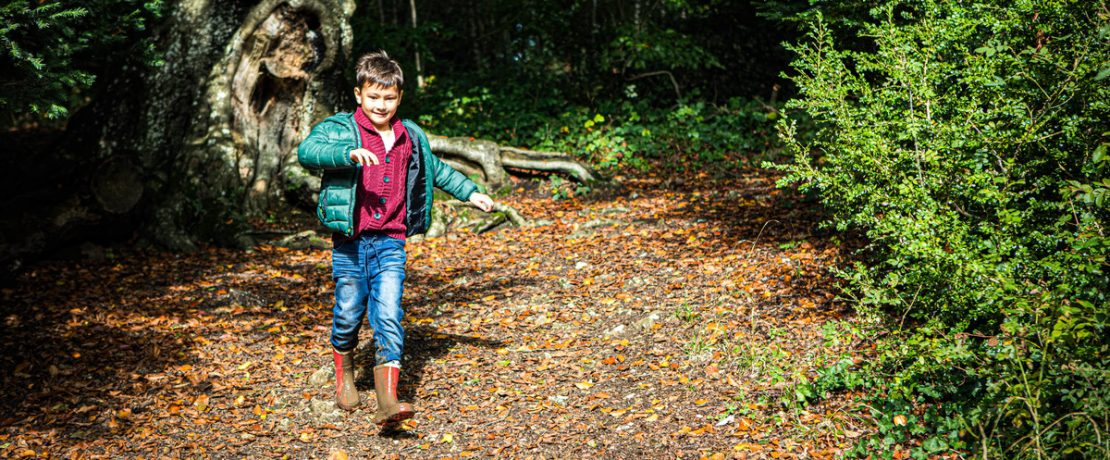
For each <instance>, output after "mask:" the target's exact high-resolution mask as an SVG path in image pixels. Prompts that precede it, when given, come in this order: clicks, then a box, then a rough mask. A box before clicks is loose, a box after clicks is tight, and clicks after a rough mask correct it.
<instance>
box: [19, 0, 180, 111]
mask: <svg viewBox="0 0 1110 460" xmlns="http://www.w3.org/2000/svg"><path fill="white" fill-rule="evenodd" d="M162 8H163V6H162V1H161V0H155V1H141V0H84V1H80V0H75V1H67V2H60V1H49V2H43V1H30V0H24V1H19V0H15V1H9V2H7V4H5V5H2V6H0V24H2V25H0V52H2V53H3V56H4V57H3V58H2V59H0V80H2V81H3V84H2V85H0V113H3V114H4V115H5V116H6V117H5V118H7V119H6V120H4V121H2V122H0V123H4V124H10V123H13V122H15V121H17V120H20V119H22V120H28V119H32V118H33V117H41V116H45V117H47V118H52V119H57V118H62V117H65V116H66V115H67V114H68V112H69V109H71V108H73V107H75V106H77V105H79V104H80V103H81V102H82V101H83V100H84V95H83V92H84V91H85V90H87V89H88V88H89V87H91V86H92V84H93V82H94V81H95V79H96V76H97V74H98V73H99V71H101V70H102V69H101V68H100V67H99V65H101V64H103V63H104V62H105V61H106V60H107V59H106V54H111V53H112V52H117V53H119V52H125V51H127V50H126V49H123V50H121V49H119V48H120V45H121V44H127V43H130V42H132V41H134V40H135V39H136V37H137V36H139V35H141V34H142V33H143V32H144V31H146V29H147V26H148V24H149V23H150V22H152V21H154V20H156V19H158V18H160V17H161V12H162ZM143 46H145V48H144V49H142V50H141V51H142V52H144V53H146V54H147V56H148V60H150V61H153V60H154V51H153V47H152V46H153V44H152V43H143ZM28 115H30V116H31V118H28Z"/></svg>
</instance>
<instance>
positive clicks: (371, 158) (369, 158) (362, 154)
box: [351, 149, 378, 166]
mask: <svg viewBox="0 0 1110 460" xmlns="http://www.w3.org/2000/svg"><path fill="white" fill-rule="evenodd" d="M351 161H353V162H355V163H356V164H360V165H363V166H366V165H376V164H378V156H377V155H374V154H373V153H370V151H369V150H366V149H355V150H351Z"/></svg>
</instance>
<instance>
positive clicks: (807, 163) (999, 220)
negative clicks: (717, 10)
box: [780, 0, 1110, 458]
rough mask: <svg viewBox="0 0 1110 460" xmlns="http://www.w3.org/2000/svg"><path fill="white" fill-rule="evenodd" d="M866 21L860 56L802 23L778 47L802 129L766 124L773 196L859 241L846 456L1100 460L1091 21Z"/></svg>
mask: <svg viewBox="0 0 1110 460" xmlns="http://www.w3.org/2000/svg"><path fill="white" fill-rule="evenodd" d="M871 13H872V16H873V18H874V19H873V20H872V21H871V22H869V23H865V24H862V25H860V26H859V29H858V30H859V35H858V36H854V37H847V38H846V40H850V41H851V40H856V41H858V40H861V39H862V40H868V41H870V42H871V44H872V46H870V47H857V48H856V49H857V50H860V49H862V50H863V51H849V50H845V49H844V48H842V47H838V46H837V40H838V39H840V37H834V36H833V34H832V33H831V32H830V31H829V29H828V28H827V27H825V26H824V24H823V23H822V21H821V20H820V17H819V15H818V18H817V20H816V21H815V22H814V23H813V26H812V28H811V31H810V33H809V36H808V38H807V39H806V40H805V41H803V42H802V43H800V44H796V45H793V46H792V49H793V51H795V52H796V53H797V56H798V57H797V59H796V60H795V62H794V63H793V67H794V69H795V70H796V74H795V75H794V76H793V77H792V78H793V80H794V82H795V83H796V84H797V86H798V89H799V92H800V97H798V98H797V99H794V100H792V101H790V102H789V103H788V104H787V108H788V110H794V111H798V112H800V113H804V114H805V115H806V116H807V117H809V118H810V120H811V123H812V125H811V126H812V127H813V131H812V132H809V133H805V134H806V135H807V136H809V137H806V138H804V139H803V137H802V136H801V134H800V133H799V132H798V130H797V128H796V125H795V124H793V123H791V122H790V121H784V122H783V123H781V124H780V127H781V130H782V134H783V136H782V137H783V140H784V142H785V144H786V147H787V149H788V151H789V152H791V154H792V156H793V162H792V163H790V164H788V165H785V166H781V168H782V169H785V170H786V171H787V176H786V177H785V178H784V179H783V184H784V185H785V184H798V186H799V188H800V189H801V190H804V191H807V192H810V193H814V194H817V195H819V197H820V198H821V199H822V201H823V203H824V204H825V205H826V206H827V207H828V209H829V210H830V211H831V213H832V216H833V217H832V219H831V223H832V225H835V226H836V227H837V228H838V229H841V230H854V231H859V232H862V233H863V234H865V235H866V236H867V238H868V239H869V241H870V245H869V246H868V247H867V248H866V250H865V251H864V252H863V254H862V257H861V261H860V262H859V263H858V264H857V265H855V266H854V267H852V268H850V269H848V270H845V271H844V272H843V276H844V278H845V280H846V286H845V288H846V293H847V294H848V295H849V296H852V297H854V299H855V301H856V304H857V305H858V309H859V311H860V312H861V313H862V315H863V317H864V318H867V319H868V320H870V321H871V322H872V323H873V324H874V325H875V327H876V330H886V331H889V332H890V334H889V335H887V336H886V338H885V339H883V340H881V341H880V342H879V344H880V345H879V347H878V349H877V352H876V353H877V355H878V356H877V358H878V359H877V360H875V361H874V362H873V363H872V364H871V365H870V366H869V367H868V368H867V374H868V376H869V377H868V378H867V379H865V380H866V382H860V381H856V382H853V384H854V385H874V386H878V387H880V389H881V391H882V393H883V394H884V396H885V397H884V398H883V400H882V404H881V405H876V404H872V405H871V407H872V418H873V419H874V420H875V422H876V426H877V427H878V428H879V430H878V432H877V435H876V436H874V437H872V438H870V439H869V440H868V441H866V442H865V443H864V444H862V445H861V446H860V451H861V452H873V451H875V449H879V450H886V451H889V450H891V449H892V448H893V447H894V446H895V445H898V444H905V445H906V446H909V447H912V449H913V451H914V452H915V456H918V457H922V458H923V457H924V456H925V455H928V454H934V453H938V452H943V451H948V450H964V451H967V450H974V451H977V452H980V451H981V453H982V455H983V456H987V455H992V456H998V457H999V458H1033V457H1037V458H1043V457H1044V456H1049V457H1069V456H1074V455H1085V456H1090V457H1101V458H1105V457H1106V456H1110V436H1108V435H1107V429H1108V428H1110V339H1108V337H1110V331H1108V330H1107V329H1108V328H1110V318H1108V310H1110V303H1108V300H1107V297H1106V295H1107V294H1106V293H1107V292H1110V276H1108V275H1107V273H1106V268H1107V253H1108V250H1110V239H1108V238H1107V236H1106V223H1107V217H1108V213H1110V209H1108V207H1107V199H1106V195H1107V193H1108V192H1107V190H1108V189H1110V180H1108V176H1107V169H1108V165H1107V158H1106V157H1107V156H1106V154H1105V152H1106V143H1107V142H1108V140H1110V133H1107V132H1106V131H1107V129H1106V120H1108V119H1110V87H1108V84H1110V80H1108V79H1107V76H1108V74H1110V60H1108V58H1107V57H1108V56H1110V11H1108V10H1107V6H1106V5H1105V4H1104V3H1102V2H1085V1H1063V0H1061V1H1039V0H1038V1H1032V0H1026V1H1019V2H1013V3H1007V4H1001V3H995V2H982V3H967V2H962V3H957V2H941V1H931V0H923V1H893V2H889V3H887V4H885V6H883V7H879V8H875V9H873V10H871ZM788 113H789V112H788ZM822 378H823V381H824V382H837V381H840V382H845V381H846V380H845V378H844V377H843V372H837V371H836V370H835V369H834V370H831V371H830V372H829V373H828V374H827V375H824V376H822ZM820 383H821V382H819V384H820ZM914 411H916V412H914ZM893 414H910V415H914V414H917V415H914V417H913V419H912V420H909V422H908V423H891V422H890V421H891V420H893V419H892V418H891V417H892V416H893ZM899 421H904V420H903V419H900V420H899ZM911 438H913V439H919V440H920V439H924V440H923V441H922V442H920V443H916V444H915V443H913V442H910V439H911Z"/></svg>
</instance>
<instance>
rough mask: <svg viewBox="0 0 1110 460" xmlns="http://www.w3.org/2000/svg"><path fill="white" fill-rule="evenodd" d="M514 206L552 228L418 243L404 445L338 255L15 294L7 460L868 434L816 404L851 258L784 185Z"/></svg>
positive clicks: (852, 341)
mask: <svg viewBox="0 0 1110 460" xmlns="http://www.w3.org/2000/svg"><path fill="white" fill-rule="evenodd" d="M519 192H520V193H514V194H512V195H510V196H508V197H505V198H503V199H504V200H505V202H507V203H509V204H511V205H513V206H515V207H517V208H518V209H519V210H520V211H521V212H522V213H523V214H524V215H526V216H528V217H530V218H532V219H535V225H533V226H529V227H502V228H500V229H498V230H495V231H492V232H488V233H483V234H472V233H467V232H459V231H455V232H452V233H450V234H448V236H446V237H443V238H437V239H431V240H425V241H410V242H409V243H408V244H407V251H408V266H407V273H408V275H407V276H408V278H407V280H406V285H405V294H404V301H403V305H404V306H405V309H406V317H405V323H404V324H405V327H406V345H405V360H404V362H403V363H402V364H403V367H404V369H403V371H402V376H401V388H400V393H401V396H402V398H403V399H405V400H408V401H410V402H412V403H413V404H414V406H415V407H416V408H417V411H418V412H417V415H416V417H415V418H414V419H413V420H411V421H410V422H409V423H407V424H406V425H404V426H402V427H400V428H399V429H395V430H388V431H385V432H383V431H382V430H380V429H379V428H378V427H376V426H374V425H372V424H371V423H370V422H369V419H370V417H371V415H372V413H373V409H374V401H373V382H372V380H371V379H370V378H369V377H370V372H369V368H370V366H371V365H372V363H370V360H369V354H365V356H364V357H360V359H359V361H358V369H359V370H360V371H361V372H360V378H359V379H358V388H359V390H360V393H361V395H362V400H363V403H362V406H361V407H360V409H358V410H356V411H354V412H351V413H346V412H342V411H339V410H337V409H336V408H335V407H334V403H333V402H332V398H333V391H334V388H333V387H332V386H331V385H332V381H331V378H332V375H331V355H330V348H329V345H328V342H327V339H328V333H329V327H330V321H331V304H332V301H333V296H332V282H331V278H330V251H329V250H326V249H303V250H293V249H287V248H284V247H277V246H273V245H262V246H258V247H256V248H255V249H253V250H250V251H242V250H232V249H217V248H208V249H205V250H203V251H201V252H198V253H195V254H183V255H175V254H168V253H157V252H140V251H134V252H131V251H120V250H118V249H116V250H114V251H115V252H112V251H108V253H107V254H103V255H102V256H103V257H100V258H98V259H91V260H88V259H87V260H70V261H56V262H44V263H42V264H39V265H38V266H35V267H32V268H30V269H28V270H27V271H26V272H25V273H24V274H23V275H22V276H21V278H20V279H19V281H18V284H16V285H14V286H9V287H7V288H5V289H3V291H2V299H3V303H2V307H0V331H2V334H0V351H2V353H0V383H2V389H0V458H18V457H50V458H121V457H122V458H167V457H169V458H177V457H183V458H206V457H211V458H293V459H300V458H333V459H341V458H389V457H403V458H465V457H474V458H491V457H498V458H500V457H512V458H798V459H807V458H814V459H825V458H833V457H835V456H836V455H837V454H838V453H839V452H841V451H843V450H845V449H846V448H848V447H849V446H850V444H851V442H852V440H853V439H854V438H855V437H858V436H860V435H861V434H862V433H863V432H864V431H865V429H864V428H862V426H863V425H864V424H863V422H862V421H861V420H860V418H859V415H858V412H857V410H856V409H854V408H853V407H854V406H853V404H852V403H851V400H850V395H844V394H832V395H828V397H827V398H820V397H817V398H814V397H812V395H806V394H805V391H804V387H803V386H801V385H804V383H806V382H809V381H812V380H813V379H814V378H815V377H816V375H817V374H816V372H817V370H818V369H820V368H822V367H823V366H827V365H829V364H831V363H833V362H836V361H839V360H843V359H853V356H855V350H853V349H852V347H853V346H856V345H857V343H856V342H857V340H856V337H855V336H854V335H853V334H852V332H851V327H850V325H851V324H852V321H853V317H852V315H851V314H850V312H848V311H846V305H845V303H843V302H841V301H837V300H836V294H837V290H836V279H835V277H834V276H833V275H832V274H831V273H830V269H831V268H833V267H836V266H838V265H840V264H843V263H844V260H845V259H846V257H847V256H848V252H849V251H848V250H846V249H843V247H844V246H845V243H843V242H841V241H838V240H837V238H836V237H834V236H832V235H831V234H830V233H828V232H825V231H822V230H819V228H818V225H817V221H818V219H819V216H816V215H815V214H813V212H812V211H811V210H810V209H811V208H812V205H811V204H807V203H805V202H804V201H803V200H802V199H801V198H799V197H798V196H796V195H793V194H791V193H790V192H789V191H781V190H778V189H775V187H774V177H772V176H770V175H768V173H767V172H765V171H748V172H745V173H743V174H740V175H739V176H733V177H731V178H728V179H712V178H709V177H707V176H705V175H701V176H691V177H689V178H688V179H686V180H685V181H680V180H674V179H671V180H664V179H661V178H658V177H651V176H646V177H635V178H620V177H618V178H617V179H616V180H615V181H614V184H613V185H609V186H606V187H604V189H598V190H595V191H594V192H592V193H590V194H587V195H585V196H584V197H579V198H571V199H560V200H552V199H551V198H550V195H549V194H545V193H543V191H542V190H525V189H523V188H522V189H521V190H519ZM362 341H363V344H364V345H368V344H369V342H370V331H369V329H368V328H364V329H363V332H362ZM803 396H806V397H803Z"/></svg>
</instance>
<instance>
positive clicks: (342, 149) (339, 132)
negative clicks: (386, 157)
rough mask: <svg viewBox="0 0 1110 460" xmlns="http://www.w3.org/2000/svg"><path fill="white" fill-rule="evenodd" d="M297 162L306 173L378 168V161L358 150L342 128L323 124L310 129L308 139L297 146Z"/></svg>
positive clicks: (329, 122)
mask: <svg viewBox="0 0 1110 460" xmlns="http://www.w3.org/2000/svg"><path fill="white" fill-rule="evenodd" d="M297 161H299V162H300V163H301V166H304V167H306V168H309V169H344V168H353V167H355V165H357V164H363V165H365V164H378V157H377V156H375V155H374V154H373V153H370V151H369V150H366V149H361V148H358V146H357V145H356V144H355V143H354V142H353V141H351V139H350V136H349V135H348V134H347V128H346V127H345V126H343V125H341V124H339V123H336V122H333V121H329V120H324V121H322V122H320V123H319V124H317V125H316V126H314V127H312V131H311V132H310V133H309V134H308V137H307V138H306V139H305V140H304V141H303V142H301V144H300V145H299V146H297Z"/></svg>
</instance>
